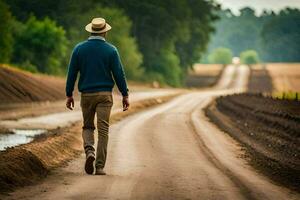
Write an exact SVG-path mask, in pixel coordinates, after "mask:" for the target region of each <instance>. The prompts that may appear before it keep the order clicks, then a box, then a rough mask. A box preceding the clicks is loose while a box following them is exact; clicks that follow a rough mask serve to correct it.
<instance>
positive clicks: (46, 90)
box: [0, 65, 65, 105]
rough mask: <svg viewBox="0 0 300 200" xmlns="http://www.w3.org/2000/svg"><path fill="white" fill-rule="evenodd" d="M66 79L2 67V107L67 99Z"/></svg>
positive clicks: (0, 103) (0, 90) (0, 74)
mask: <svg viewBox="0 0 300 200" xmlns="http://www.w3.org/2000/svg"><path fill="white" fill-rule="evenodd" d="M64 87H65V79H64V78H59V77H54V76H47V75H40V74H39V75H38V74H31V73H29V72H25V71H22V70H19V69H16V68H13V67H9V66H4V65H0V105H3V104H5V105H6V104H11V103H25V102H34V101H54V100H59V99H63V98H65V94H64V91H65V89H64Z"/></svg>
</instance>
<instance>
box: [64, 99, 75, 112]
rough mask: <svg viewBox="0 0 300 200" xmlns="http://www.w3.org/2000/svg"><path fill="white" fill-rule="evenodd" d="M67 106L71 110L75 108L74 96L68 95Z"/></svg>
mask: <svg viewBox="0 0 300 200" xmlns="http://www.w3.org/2000/svg"><path fill="white" fill-rule="evenodd" d="M66 106H67V108H69V109H70V110H73V108H74V99H73V97H67V102H66Z"/></svg>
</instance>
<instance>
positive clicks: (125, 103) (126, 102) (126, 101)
mask: <svg viewBox="0 0 300 200" xmlns="http://www.w3.org/2000/svg"><path fill="white" fill-rule="evenodd" d="M122 103H123V111H126V110H128V108H129V98H128V96H123V100H122Z"/></svg>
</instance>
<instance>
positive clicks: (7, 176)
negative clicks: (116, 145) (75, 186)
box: [0, 123, 81, 193]
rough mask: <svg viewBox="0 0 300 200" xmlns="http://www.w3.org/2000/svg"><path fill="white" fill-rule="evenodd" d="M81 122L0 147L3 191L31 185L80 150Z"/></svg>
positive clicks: (0, 174)
mask: <svg viewBox="0 0 300 200" xmlns="http://www.w3.org/2000/svg"><path fill="white" fill-rule="evenodd" d="M80 126H81V124H80V123H78V124H77V125H75V126H74V127H70V128H64V129H55V130H52V131H50V132H49V133H48V134H47V135H41V136H39V137H37V138H36V139H35V140H34V141H33V142H31V143H29V144H24V145H20V146H17V147H13V148H8V149H7V150H5V151H0V185H1V187H0V193H1V192H7V191H13V190H14V189H15V188H16V187H20V186H24V185H30V184H33V183H36V182H37V181H39V180H41V179H43V178H44V177H46V176H47V174H48V172H49V171H50V170H51V169H53V168H55V167H58V166H61V165H63V164H64V163H66V162H67V161H68V160H71V159H72V158H74V156H75V155H78V154H79V153H80V147H81V140H80V132H79V131H78V130H80Z"/></svg>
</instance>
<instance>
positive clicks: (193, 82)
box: [185, 68, 224, 88]
mask: <svg viewBox="0 0 300 200" xmlns="http://www.w3.org/2000/svg"><path fill="white" fill-rule="evenodd" d="M223 69H224V68H223ZM223 69H222V70H220V72H219V73H218V74H217V75H212V74H207V75H204V74H201V75H200V74H188V75H187V76H186V79H185V86H186V87H188V88H206V87H212V86H214V85H215V84H216V83H217V82H218V80H219V78H220V76H221V74H222V72H223Z"/></svg>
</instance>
